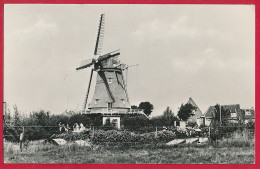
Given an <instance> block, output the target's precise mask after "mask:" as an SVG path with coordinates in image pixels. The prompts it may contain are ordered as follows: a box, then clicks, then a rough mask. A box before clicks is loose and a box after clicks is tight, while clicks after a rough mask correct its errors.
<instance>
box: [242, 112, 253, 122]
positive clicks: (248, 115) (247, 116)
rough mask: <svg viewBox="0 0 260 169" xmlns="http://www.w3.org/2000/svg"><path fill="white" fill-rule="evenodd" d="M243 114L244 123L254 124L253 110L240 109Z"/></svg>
mask: <svg viewBox="0 0 260 169" xmlns="http://www.w3.org/2000/svg"><path fill="white" fill-rule="evenodd" d="M242 111H243V114H244V123H245V124H248V123H255V110H254V109H253V108H252V109H242Z"/></svg>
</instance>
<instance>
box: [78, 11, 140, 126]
mask: <svg viewBox="0 0 260 169" xmlns="http://www.w3.org/2000/svg"><path fill="white" fill-rule="evenodd" d="M103 34H104V14H102V15H101V16H100V23H99V28H98V34H97V40H96V46H95V51H94V58H92V59H89V60H85V61H83V62H82V63H81V66H79V67H78V68H76V70H80V69H85V68H90V67H92V68H91V74H90V80H89V85H88V90H87V94H86V98H85V102H84V107H83V112H86V108H87V102H88V96H89V91H90V86H91V81H92V76H93V72H94V71H95V72H97V78H96V85H95V90H94V94H93V98H92V100H91V102H90V104H89V105H88V109H89V110H88V111H87V112H88V113H89V114H101V115H102V117H103V124H104V123H105V122H106V120H107V119H110V120H111V121H116V123H117V127H118V128H120V115H122V114H129V113H137V114H144V113H143V111H139V110H137V111H136V110H135V111H133V110H131V109H130V103H129V98H128V94H127V89H126V81H125V79H124V74H123V72H124V70H127V69H128V67H129V66H127V65H125V64H121V63H120V61H119V59H118V56H119V55H120V53H119V51H113V52H110V53H107V54H104V55H100V51H101V46H102V39H103Z"/></svg>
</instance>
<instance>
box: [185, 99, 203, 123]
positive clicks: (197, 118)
mask: <svg viewBox="0 0 260 169" xmlns="http://www.w3.org/2000/svg"><path fill="white" fill-rule="evenodd" d="M188 103H189V104H191V105H192V106H194V107H195V108H196V110H193V112H192V113H193V115H192V116H191V117H190V118H189V119H188V120H187V122H191V123H197V125H198V126H200V125H201V124H203V123H202V122H203V121H202V120H201V116H202V112H201V110H200V108H199V107H198V106H197V104H196V103H195V102H194V100H193V99H192V98H189V101H188V102H187V104H188Z"/></svg>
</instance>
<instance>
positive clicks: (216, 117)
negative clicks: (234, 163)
mask: <svg viewBox="0 0 260 169" xmlns="http://www.w3.org/2000/svg"><path fill="white" fill-rule="evenodd" d="M214 107H215V112H214V117H213V118H214V121H213V123H215V124H217V123H220V108H221V123H222V124H226V123H227V117H228V116H229V115H230V111H229V110H228V109H224V107H223V106H220V105H219V104H216V105H215V106H214Z"/></svg>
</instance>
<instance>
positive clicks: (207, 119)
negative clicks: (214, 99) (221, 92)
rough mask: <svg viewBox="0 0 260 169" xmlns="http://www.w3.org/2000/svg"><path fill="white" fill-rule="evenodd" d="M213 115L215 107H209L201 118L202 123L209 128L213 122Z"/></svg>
mask: <svg viewBox="0 0 260 169" xmlns="http://www.w3.org/2000/svg"><path fill="white" fill-rule="evenodd" d="M214 114H215V107H214V106H209V108H208V109H207V110H206V112H205V113H204V115H202V116H201V119H202V123H203V124H204V125H205V126H209V125H210V124H211V122H212V120H213V117H214Z"/></svg>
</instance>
